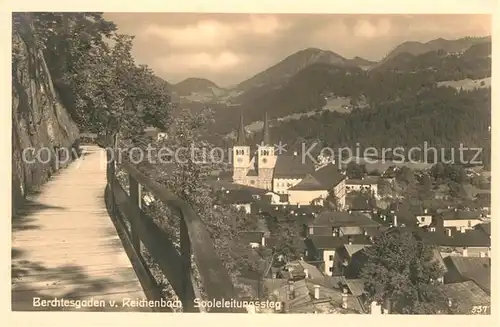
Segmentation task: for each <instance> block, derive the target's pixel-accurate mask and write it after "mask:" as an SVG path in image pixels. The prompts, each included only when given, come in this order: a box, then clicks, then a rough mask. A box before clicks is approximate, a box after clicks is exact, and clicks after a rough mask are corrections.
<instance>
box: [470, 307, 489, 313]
mask: <svg viewBox="0 0 500 327" xmlns="http://www.w3.org/2000/svg"><path fill="white" fill-rule="evenodd" d="M489 311H490V307H489V306H488V305H475V306H473V307H472V309H471V313H472V314H474V315H487V314H489Z"/></svg>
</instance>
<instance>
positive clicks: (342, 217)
mask: <svg viewBox="0 0 500 327" xmlns="http://www.w3.org/2000/svg"><path fill="white" fill-rule="evenodd" d="M310 226H325V227H329V226H330V227H350V226H356V227H378V226H380V224H379V223H377V222H375V221H373V220H371V219H370V218H368V217H367V216H365V215H363V214H362V213H358V212H351V213H349V212H346V211H330V210H326V211H323V212H321V213H320V214H319V215H318V217H317V218H316V219H315V221H314V222H313V223H312V224H311V225H310Z"/></svg>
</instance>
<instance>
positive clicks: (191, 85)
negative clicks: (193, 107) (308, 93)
mask: <svg viewBox="0 0 500 327" xmlns="http://www.w3.org/2000/svg"><path fill="white" fill-rule="evenodd" d="M478 44H490V45H491V36H485V37H465V38H461V39H456V40H445V39H443V38H438V39H435V40H432V41H429V42H425V43H422V42H416V41H407V42H404V43H402V44H400V45H398V46H396V47H395V48H394V49H393V50H392V51H390V52H389V53H388V54H387V55H386V56H385V57H384V58H383V59H382V60H380V61H378V62H374V61H370V60H367V59H364V58H361V57H358V56H356V57H354V58H352V59H346V58H344V57H343V56H341V55H339V54H337V53H335V52H333V51H330V50H322V49H318V48H307V49H304V50H300V51H297V52H295V53H293V54H291V55H289V56H288V57H286V58H285V59H283V60H282V61H280V62H278V63H276V64H275V65H273V66H271V67H269V68H267V69H265V70H264V71H262V72H259V73H257V74H256V75H254V76H252V77H250V78H249V79H247V80H245V81H242V82H241V83H239V84H237V85H236V86H234V87H232V88H229V89H224V88H221V87H219V86H218V85H217V84H216V83H214V82H212V81H210V80H208V79H204V78H196V77H191V78H187V79H185V80H183V81H181V82H179V83H177V84H170V86H171V87H170V90H171V91H172V92H173V93H175V94H176V95H177V96H180V97H187V96H192V95H194V94H198V93H202V94H204V95H207V94H211V95H212V97H211V98H210V99H208V102H210V101H213V100H216V99H218V98H222V99H227V98H231V99H232V98H234V97H237V96H239V95H241V94H243V93H246V92H248V91H251V90H253V92H254V93H256V94H257V93H259V91H258V89H260V88H265V89H266V90H269V89H270V88H279V87H281V86H282V85H283V83H285V82H286V81H288V80H289V79H290V78H291V77H293V76H294V75H295V74H297V73H298V72H299V71H301V70H302V69H304V68H306V67H308V66H310V65H312V64H330V65H335V66H341V67H359V68H361V69H363V70H370V69H376V68H378V67H380V66H384V65H387V66H390V64H389V65H388V63H390V62H391V61H393V60H395V59H396V60H399V61H401V60H404V58H405V56H406V58H408V57H411V56H418V55H421V54H425V53H428V52H433V51H438V50H440V51H443V52H444V53H460V52H463V51H465V50H467V49H469V48H470V47H471V46H474V45H478ZM256 89H257V90H256ZM206 100H207V99H206ZM202 102H204V101H202Z"/></svg>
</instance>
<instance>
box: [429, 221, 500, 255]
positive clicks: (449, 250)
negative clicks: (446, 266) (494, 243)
mask: <svg viewBox="0 0 500 327" xmlns="http://www.w3.org/2000/svg"><path fill="white" fill-rule="evenodd" d="M422 238H423V239H424V241H425V242H427V243H428V244H433V245H436V246H438V247H439V251H440V253H441V255H442V256H443V258H444V257H448V256H463V257H489V258H491V237H490V236H489V235H488V234H486V233H485V232H484V231H482V230H480V229H473V230H467V231H457V230H456V229H452V228H438V229H437V230H435V231H429V232H426V233H423V234H422Z"/></svg>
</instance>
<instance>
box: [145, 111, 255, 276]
mask: <svg viewBox="0 0 500 327" xmlns="http://www.w3.org/2000/svg"><path fill="white" fill-rule="evenodd" d="M210 120H211V112H210V111H207V110H204V111H202V112H200V113H198V114H197V115H191V113H190V112H189V111H187V110H184V111H182V112H181V113H179V116H178V117H177V119H176V124H175V125H170V126H169V128H168V129H167V134H168V135H169V137H168V138H167V139H164V140H161V141H160V142H158V144H155V146H156V147H158V148H163V149H170V150H171V152H172V153H173V155H172V156H171V157H169V158H167V159H165V160H162V161H160V158H158V161H157V162H153V163H152V164H151V163H149V162H145V163H143V164H140V165H139V167H140V169H141V170H142V171H143V172H144V173H145V174H147V175H148V176H149V177H150V178H152V179H154V180H156V181H158V182H159V183H161V184H163V185H165V186H166V188H168V189H169V190H171V191H172V192H173V193H175V194H176V195H177V196H179V197H180V198H181V199H183V200H185V201H187V202H188V203H189V204H190V205H191V206H192V207H193V208H194V210H195V211H196V213H197V214H198V215H199V216H200V218H201V220H202V221H203V222H204V223H205V225H206V227H207V230H208V232H209V234H210V236H211V238H212V239H213V241H214V246H215V250H216V252H217V254H218V255H219V257H220V258H221V260H222V262H223V264H224V265H225V267H226V268H227V269H228V271H229V273H230V275H231V276H232V277H233V281H234V283H236V277H237V276H238V275H240V273H241V271H260V269H261V268H262V265H263V264H264V262H263V261H264V260H263V259H261V258H260V257H259V255H258V254H257V253H256V252H255V251H254V250H252V249H251V248H250V246H249V245H248V244H246V243H244V242H243V241H242V239H241V238H240V236H239V233H238V232H239V231H242V230H245V228H246V227H247V226H250V225H254V223H253V222H252V220H254V219H255V217H253V216H252V215H249V214H246V213H245V212H243V211H241V210H237V209H236V208H234V207H232V206H221V205H217V206H215V199H216V198H217V197H216V194H215V192H214V190H213V189H212V187H211V186H210V185H209V184H208V183H206V179H207V178H208V176H209V175H210V173H211V172H212V171H213V170H215V169H217V168H220V165H221V163H220V161H219V160H216V159H219V158H211V157H210V155H208V154H207V152H209V151H210V149H211V144H209V143H208V142H206V141H205V140H204V139H203V138H202V134H203V130H204V129H205V128H206V126H207V123H208V122H209V121H210ZM178 149H188V150H189V151H176V150H178ZM191 149H194V151H191ZM204 151H205V152H204ZM151 152H152V153H153V154H152V156H153V158H156V157H155V156H156V154H155V151H151ZM150 214H152V215H154V216H155V217H157V219H158V221H159V223H160V225H161V226H162V227H163V228H164V229H165V230H166V231H167V232H168V233H169V235H170V236H171V237H172V238H173V239H175V238H176V237H177V235H178V231H179V217H177V216H175V215H174V214H172V213H171V212H170V211H168V208H165V207H164V206H158V207H156V208H155V209H154V210H153V211H152V212H151V213H150Z"/></svg>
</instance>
